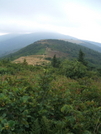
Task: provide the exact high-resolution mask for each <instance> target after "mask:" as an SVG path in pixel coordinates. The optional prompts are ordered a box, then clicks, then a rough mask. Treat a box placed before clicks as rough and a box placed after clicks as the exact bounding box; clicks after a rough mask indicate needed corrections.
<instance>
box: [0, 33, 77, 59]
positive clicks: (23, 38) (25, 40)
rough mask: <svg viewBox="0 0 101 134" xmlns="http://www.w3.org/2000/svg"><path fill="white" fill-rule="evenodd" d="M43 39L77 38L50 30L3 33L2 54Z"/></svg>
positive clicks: (0, 48) (0, 40)
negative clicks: (14, 33) (13, 33)
mask: <svg viewBox="0 0 101 134" xmlns="http://www.w3.org/2000/svg"><path fill="white" fill-rule="evenodd" d="M41 39H76V38H74V37H71V36H67V35H63V34H59V33H50V32H37V33H31V34H23V35H22V34H19V35H3V36H0V56H4V55H7V54H9V53H11V52H13V51H17V50H18V49H21V48H23V47H25V46H27V45H28V44H31V43H33V42H35V41H38V40H41Z"/></svg>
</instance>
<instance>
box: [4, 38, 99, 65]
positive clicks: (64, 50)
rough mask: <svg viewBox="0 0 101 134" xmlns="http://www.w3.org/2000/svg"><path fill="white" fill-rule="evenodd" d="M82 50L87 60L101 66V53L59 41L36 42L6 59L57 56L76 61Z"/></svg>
mask: <svg viewBox="0 0 101 134" xmlns="http://www.w3.org/2000/svg"><path fill="white" fill-rule="evenodd" d="M80 49H81V50H82V51H83V52H84V53H85V58H86V60H87V61H88V62H89V63H90V64H95V65H101V53H99V52H97V51H94V50H92V49H89V48H87V47H84V46H81V45H77V44H75V43H71V42H68V41H63V40H57V39H47V40H40V41H36V42H34V43H32V44H30V45H28V46H26V47H24V48H22V49H20V50H19V51H17V52H15V53H12V54H9V55H7V56H6V57H5V58H10V59H12V60H14V59H17V58H19V57H22V56H30V55H46V57H51V58H52V57H53V56H54V55H56V56H57V57H65V58H68V59H76V58H77V56H78V53H79V50H80Z"/></svg>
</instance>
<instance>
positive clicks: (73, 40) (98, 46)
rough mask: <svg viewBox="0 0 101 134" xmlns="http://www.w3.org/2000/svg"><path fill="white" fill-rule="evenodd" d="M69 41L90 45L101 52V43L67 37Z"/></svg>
mask: <svg viewBox="0 0 101 134" xmlns="http://www.w3.org/2000/svg"><path fill="white" fill-rule="evenodd" d="M67 41H69V42H72V43H76V44H79V45H81V46H85V47H88V48H90V49H93V50H95V51H97V52H100V53H101V43H97V42H92V41H86V40H79V39H67Z"/></svg>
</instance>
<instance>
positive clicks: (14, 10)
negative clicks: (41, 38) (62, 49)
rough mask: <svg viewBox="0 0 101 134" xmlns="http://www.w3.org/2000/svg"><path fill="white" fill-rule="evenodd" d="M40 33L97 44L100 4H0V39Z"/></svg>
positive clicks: (41, 0) (59, 0)
mask: <svg viewBox="0 0 101 134" xmlns="http://www.w3.org/2000/svg"><path fill="white" fill-rule="evenodd" d="M40 31H50V32H58V33H62V34H65V35H69V36H73V37H76V38H79V39H84V40H91V41H96V42H100V43H101V0H0V35H3V34H12V33H20V34H22V33H34V32H40Z"/></svg>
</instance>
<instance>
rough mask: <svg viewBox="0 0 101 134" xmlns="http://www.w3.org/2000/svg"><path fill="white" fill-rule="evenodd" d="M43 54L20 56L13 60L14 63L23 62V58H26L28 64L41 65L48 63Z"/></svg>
mask: <svg viewBox="0 0 101 134" xmlns="http://www.w3.org/2000/svg"><path fill="white" fill-rule="evenodd" d="M45 57H46V56H45V55H31V56H23V57H20V58H18V59H16V60H14V61H13V62H14V63H23V62H24V60H26V62H27V63H28V64H29V65H41V64H43V63H49V61H48V60H45Z"/></svg>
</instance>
